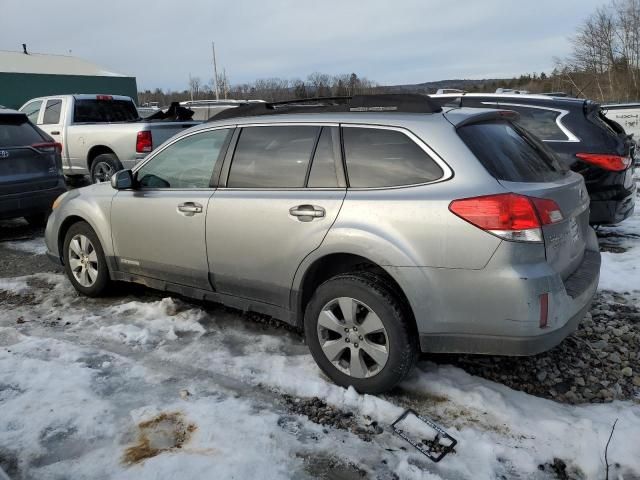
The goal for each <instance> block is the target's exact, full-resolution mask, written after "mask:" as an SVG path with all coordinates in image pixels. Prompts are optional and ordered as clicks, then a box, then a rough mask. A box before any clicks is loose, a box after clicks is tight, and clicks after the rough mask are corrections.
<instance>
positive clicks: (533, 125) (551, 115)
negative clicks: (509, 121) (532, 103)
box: [500, 105, 568, 141]
mask: <svg viewBox="0 0 640 480" xmlns="http://www.w3.org/2000/svg"><path fill="white" fill-rule="evenodd" d="M500 107H501V108H505V109H507V110H513V111H515V112H518V113H519V114H520V118H519V119H518V122H517V123H518V125H522V126H523V127H524V128H526V129H527V130H529V131H530V132H531V133H533V134H534V135H536V136H537V137H539V138H540V139H542V140H551V141H554V140H555V141H557V140H568V138H567V136H566V135H565V133H564V132H563V131H562V130H561V129H560V127H559V126H558V122H557V120H558V117H559V116H560V113H561V112H556V111H553V110H544V109H541V108H529V107H515V106H511V105H500Z"/></svg>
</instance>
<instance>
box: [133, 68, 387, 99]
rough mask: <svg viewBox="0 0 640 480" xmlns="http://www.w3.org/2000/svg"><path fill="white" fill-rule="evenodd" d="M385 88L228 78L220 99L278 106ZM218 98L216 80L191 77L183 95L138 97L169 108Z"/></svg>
mask: <svg viewBox="0 0 640 480" xmlns="http://www.w3.org/2000/svg"><path fill="white" fill-rule="evenodd" d="M381 88H382V87H380V85H378V84H377V83H375V82H373V81H371V80H369V79H367V78H366V77H360V76H358V75H357V74H356V73H350V74H348V73H347V74H342V75H328V74H326V73H320V72H314V73H311V74H310V75H308V76H307V77H306V79H304V80H303V79H300V78H295V79H286V78H278V77H273V78H260V79H257V80H255V81H253V82H249V83H240V84H235V85H231V84H230V83H229V81H228V79H227V77H226V74H221V75H219V78H218V95H219V98H220V99H230V100H254V99H255V100H266V101H268V102H278V101H283V100H291V99H296V98H308V97H338V96H349V95H356V94H368V93H376V92H377V91H380V90H381ZM214 98H215V84H214V82H213V79H211V80H210V81H209V82H206V83H205V82H202V81H201V79H200V78H198V77H191V76H190V77H189V82H188V88H187V89H185V90H182V91H170V90H169V91H163V90H161V89H160V88H156V89H155V90H145V91H144V92H139V93H138V101H139V104H140V105H143V104H145V103H148V102H158V103H160V105H169V104H170V103H171V102H176V101H184V100H205V99H214Z"/></svg>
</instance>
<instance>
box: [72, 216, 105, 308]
mask: <svg viewBox="0 0 640 480" xmlns="http://www.w3.org/2000/svg"><path fill="white" fill-rule="evenodd" d="M62 253H63V255H64V269H65V272H66V274H67V277H68V278H69V280H70V281H71V284H72V285H73V287H74V288H75V289H76V290H77V291H78V292H79V293H81V294H83V295H87V296H88V297H98V296H100V295H102V294H103V293H105V292H106V290H107V289H108V287H109V283H110V279H109V269H108V267H107V261H106V260H105V257H104V250H102V245H101V244H100V240H99V239H98V235H96V232H94V231H93V229H92V228H91V226H90V225H89V224H88V223H86V222H78V223H74V224H73V225H71V228H69V231H67V234H66V235H65V237H64V243H63V252H62Z"/></svg>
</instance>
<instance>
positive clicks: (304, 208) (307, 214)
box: [289, 205, 325, 222]
mask: <svg viewBox="0 0 640 480" xmlns="http://www.w3.org/2000/svg"><path fill="white" fill-rule="evenodd" d="M289 213H290V214H291V215H292V216H294V217H298V220H300V221H301V222H310V221H311V220H313V219H314V218H322V217H324V216H325V210H324V208H322V207H317V206H315V205H298V206H297V207H292V208H290V209H289Z"/></svg>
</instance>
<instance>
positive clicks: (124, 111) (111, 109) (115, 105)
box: [73, 99, 138, 123]
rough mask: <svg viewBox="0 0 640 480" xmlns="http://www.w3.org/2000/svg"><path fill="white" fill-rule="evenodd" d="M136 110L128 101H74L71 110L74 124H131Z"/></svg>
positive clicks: (136, 113) (136, 115)
mask: <svg viewBox="0 0 640 480" xmlns="http://www.w3.org/2000/svg"><path fill="white" fill-rule="evenodd" d="M137 119H138V110H137V109H136V106H135V105H134V104H133V102H132V101H130V100H97V99H96V100H93V99H83V100H76V102H75V105H74V108H73V121H74V122H75V123H109V122H132V121H134V120H137Z"/></svg>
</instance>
